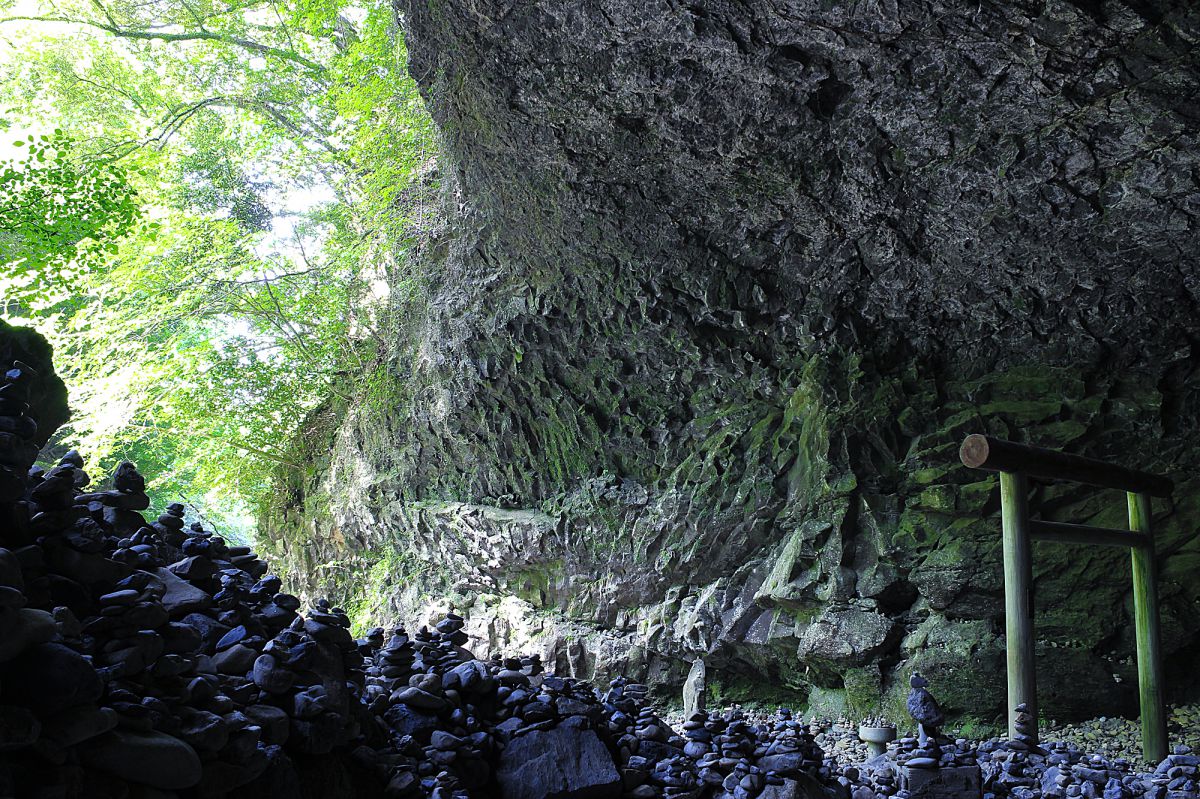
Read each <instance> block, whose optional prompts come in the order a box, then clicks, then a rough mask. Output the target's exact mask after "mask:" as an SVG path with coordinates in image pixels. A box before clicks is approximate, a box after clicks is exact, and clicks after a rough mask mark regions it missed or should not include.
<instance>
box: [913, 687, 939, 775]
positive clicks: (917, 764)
mask: <svg viewBox="0 0 1200 799" xmlns="http://www.w3.org/2000/svg"><path fill="white" fill-rule="evenodd" d="M908 684H909V686H910V687H911V689H912V690H910V691H909V692H908V703H907V705H906V706H907V708H908V714H909V715H910V716H912V717H913V720H914V721H916V722H917V730H918V734H919V739H918V744H919V747H920V748H919V749H918V750H917V751H916V752H915V753H914V754H915V756H914V757H912V758H910V759H909V760H908V765H909V766H910V767H912V768H937V766H938V760H939V757H940V752H939V748H938V743H937V740H938V732H939V729H940V727H941V726H942V724H943V723H944V722H945V721H946V717H945V714H943V713H942V709H941V707H939V706H938V703H937V700H936V699H934V698H933V694H931V693H929V691H927V690H925V688H926V686H928V685H929V681H928V680H926V679H925V678H924V677H922V676H921V672H919V671H915V672H913V675H912V678H911V679H910V680H909V681H908Z"/></svg>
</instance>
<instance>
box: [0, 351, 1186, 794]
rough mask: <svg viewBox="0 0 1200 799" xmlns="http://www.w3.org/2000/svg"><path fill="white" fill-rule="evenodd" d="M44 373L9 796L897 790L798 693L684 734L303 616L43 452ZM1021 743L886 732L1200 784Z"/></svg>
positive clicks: (247, 560) (1182, 755)
mask: <svg viewBox="0 0 1200 799" xmlns="http://www.w3.org/2000/svg"><path fill="white" fill-rule="evenodd" d="M35 378H36V375H35V373H34V372H33V371H32V370H31V369H29V368H28V367H27V366H24V365H23V364H16V365H14V366H13V367H12V368H10V369H8V370H6V371H5V373H4V374H3V375H2V377H0V799H9V798H13V799H15V798H17V797H19V798H20V799H27V798H28V799H51V798H52V797H53V799H76V798H77V797H86V798H87V799H173V798H178V799H216V798H217V797H228V798H229V799H264V798H266V799H271V798H272V797H288V798H289V799H290V798H291V797H305V798H308V797H320V798H321V799H342V798H343V797H346V798H347V799H349V797H355V799H361V798H362V797H387V798H388V799H409V798H410V797H411V798H413V799H419V798H420V797H437V798H438V799H470V798H472V797H473V798H475V799H493V797H503V798H504V799H518V798H519V799H540V798H541V797H546V796H556V797H560V798H561V799H583V798H584V797H592V798H595V799H605V797H611V799H618V797H624V798H625V799H633V798H636V799H657V798H658V797H671V798H672V799H755V798H756V797H761V798H762V799H798V797H809V798H810V799H811V798H812V797H822V798H824V797H828V799H835V798H836V799H846V798H848V797H850V796H853V799H876V797H883V796H897V797H902V796H904V795H905V791H904V789H903V788H902V787H899V786H898V783H897V780H896V779H895V775H894V772H893V771H891V770H889V769H874V770H873V771H872V772H871V773H863V772H861V771H860V770H859V769H858V768H857V767H855V766H854V765H852V764H849V763H839V762H838V760H837V759H836V758H831V757H828V756H827V755H826V754H825V752H824V751H823V749H822V747H821V746H819V745H818V743H817V740H816V737H815V736H818V735H821V736H826V735H828V734H829V733H828V732H827V731H826V729H825V727H824V726H822V725H816V724H811V725H810V724H806V723H804V722H803V721H801V720H799V719H797V718H794V717H793V716H792V714H791V713H790V712H788V711H787V710H783V709H781V710H779V712H778V713H777V714H776V715H774V716H773V717H770V718H767V719H764V720H763V721H761V722H758V723H754V722H752V721H751V720H750V719H748V718H747V717H746V716H745V714H743V713H742V711H740V710H738V709H732V710H729V711H727V712H725V713H714V712H704V711H697V712H695V713H693V714H692V715H691V716H690V717H689V718H687V720H686V722H685V723H684V724H683V725H682V727H683V729H682V734H679V733H677V732H676V731H675V730H673V729H672V728H671V727H670V726H668V725H667V724H666V723H665V722H664V721H662V719H661V718H659V716H658V715H657V714H656V713H655V712H654V711H653V709H652V708H651V707H650V706H649V704H648V701H647V694H648V687H647V686H646V685H643V684H640V683H634V682H630V681H628V680H626V679H624V678H618V679H616V680H614V681H613V682H612V683H610V685H609V686H608V688H607V690H606V691H604V692H601V691H599V690H597V689H595V688H593V687H592V686H591V685H589V684H587V683H585V682H582V681H579V680H575V679H570V678H564V677H557V676H554V675H552V674H547V673H546V672H545V669H544V667H543V664H542V662H541V660H540V659H539V658H538V657H537V656H531V657H523V658H507V659H500V658H496V659H492V660H490V661H482V660H478V659H476V658H475V657H474V656H473V655H472V654H471V653H470V652H469V651H468V650H467V649H465V648H464V646H465V645H466V643H467V641H468V637H467V634H466V632H465V629H464V624H465V622H464V619H463V618H461V617H459V616H456V615H453V614H451V615H448V616H447V617H446V618H444V619H442V620H441V621H440V622H439V623H438V624H436V625H435V626H434V627H433V629H429V628H426V627H421V628H420V629H417V630H416V631H415V632H412V633H410V632H409V631H408V630H406V629H405V628H403V627H396V628H394V629H391V630H385V629H383V628H375V629H373V630H370V631H368V632H367V634H366V635H365V636H363V637H362V638H360V639H357V640H356V639H355V638H354V637H352V635H351V634H350V630H349V627H350V622H349V619H348V618H347V616H346V614H345V612H343V611H342V610H341V609H339V608H337V607H334V606H332V605H331V604H330V603H329V602H327V601H325V600H317V601H316V602H314V603H313V604H312V605H311V606H310V607H309V608H307V610H303V612H302V602H301V600H300V599H299V598H297V597H296V596H293V595H291V594H288V593H286V592H284V591H283V590H282V583H281V581H280V580H279V578H277V577H272V576H268V575H267V566H266V564H265V563H264V562H263V561H262V560H260V559H259V558H258V557H257V556H256V555H255V553H253V552H252V551H251V550H250V549H249V548H247V547H240V546H231V545H230V544H228V543H227V542H226V541H224V540H223V539H222V538H221V537H220V536H219V535H216V534H214V533H213V532H212V531H209V530H205V529H204V527H203V526H202V525H200V524H191V525H188V524H187V523H186V522H185V513H184V507H183V506H182V505H179V504H173V505H170V506H168V507H167V508H166V510H165V511H163V513H162V514H161V515H158V516H157V517H156V518H154V520H153V521H147V519H146V517H145V516H143V514H142V512H143V511H145V510H147V509H148V508H149V505H150V501H149V498H148V497H147V495H146V492H145V480H144V478H143V477H142V475H141V474H139V473H138V471H137V469H136V468H135V467H134V466H133V465H132V464H122V465H121V466H120V467H119V468H118V469H117V471H116V473H115V474H114V477H113V481H112V487H111V488H109V489H107V490H89V489H91V488H92V486H91V481H90V479H89V477H88V475H87V474H86V473H85V471H84V463H83V459H82V458H81V457H80V456H79V454H78V453H76V452H68V453H67V454H66V455H65V456H63V458H62V459H61V460H60V462H59V463H58V464H57V465H55V466H53V467H52V468H49V469H42V468H39V467H35V466H34V465H33V464H34V460H35V458H36V456H37V447H36V446H35V444H34V443H33V439H34V436H35V435H36V431H37V428H36V424H35V423H34V420H33V419H32V418H30V417H29V416H28V415H27V410H28V406H27V400H28V397H29V392H28V384H29V382H30V381H31V380H34V379H35ZM843 726H845V727H846V729H845V734H846V735H853V734H854V733H853V732H852V729H853V728H852V726H851V725H843ZM930 738H932V739H933V743H930V741H929V740H928V739H930ZM1020 743H1021V742H1020V741H1009V742H1005V741H990V742H985V743H983V744H981V745H979V746H978V747H977V748H976V747H974V746H969V745H968V744H967V742H965V741H962V740H961V739H960V740H959V741H955V742H947V741H944V740H943V739H941V738H939V737H938V736H937V735H936V734H935V735H934V736H929V735H927V736H926V741H925V743H923V744H922V743H919V742H918V741H917V740H916V739H904V740H902V741H901V742H897V743H894V744H892V745H891V749H890V752H891V754H892V756H893V757H894V759H896V760H897V761H911V760H912V759H913V757H915V756H920V757H934V756H936V759H937V762H938V763H939V764H940V765H942V766H943V767H944V766H947V765H954V764H959V763H970V762H975V761H976V759H977V761H978V763H979V764H980V766H981V767H982V770H983V774H984V790H985V793H984V797H985V799H998V798H999V799H1003V797H1008V796H1012V797H1016V799H1032V798H1033V797H1038V796H1046V797H1054V799H1058V797H1086V799H1093V797H1099V796H1103V797H1104V799H1138V798H1139V797H1145V799H1198V797H1197V791H1196V783H1197V766H1198V765H1200V759H1198V758H1197V757H1196V756H1195V755H1193V754H1191V753H1190V750H1188V749H1187V748H1186V747H1178V748H1177V749H1176V752H1175V753H1174V754H1172V755H1171V756H1170V757H1168V758H1167V759H1166V760H1164V761H1163V762H1162V763H1161V764H1159V766H1158V768H1157V770H1155V771H1154V772H1153V773H1149V774H1147V773H1139V772H1137V771H1136V770H1135V769H1134V768H1133V767H1131V766H1130V764H1129V763H1127V762H1124V761H1121V760H1119V759H1118V760H1114V761H1111V762H1110V761H1108V760H1105V759H1103V758H1099V757H1097V756H1089V755H1086V754H1084V753H1082V752H1080V751H1079V750H1078V749H1077V748H1075V747H1073V746H1068V745H1065V744H1064V745H1055V746H1052V747H1050V748H1049V749H1048V750H1047V754H1046V755H1044V756H1043V755H1040V754H1038V753H1037V752H1036V751H1034V750H1033V749H1031V748H1030V747H1025V748H1023V749H1022V748H1021V747H1020V746H1018V744H1020ZM918 753H919V754H918Z"/></svg>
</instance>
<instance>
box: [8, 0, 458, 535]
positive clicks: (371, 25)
mask: <svg viewBox="0 0 1200 799" xmlns="http://www.w3.org/2000/svg"><path fill="white" fill-rule="evenodd" d="M2 1H3V0H0V2H2ZM0 30H4V31H5V33H6V34H7V40H8V41H9V42H12V43H13V47H12V49H11V50H10V51H8V52H7V53H4V52H0V75H3V77H0V87H2V88H3V89H4V93H3V96H4V97H6V98H10V99H9V100H8V106H7V107H3V108H0V128H4V129H10V130H11V129H20V130H25V129H36V128H37V127H38V125H39V124H42V125H44V124H45V120H47V119H49V120H52V123H53V124H54V125H55V126H56V127H57V128H59V129H60V130H62V131H65V133H63V134H61V135H62V136H63V137H64V138H63V139H62V141H63V142H65V143H69V144H70V146H69V147H68V146H66V145H65V144H64V146H63V148H62V150H63V152H64V153H69V158H68V160H67V162H66V163H67V165H68V166H70V167H71V168H74V169H76V170H83V171H84V174H86V175H88V176H89V177H88V179H89V180H91V181H92V184H89V185H93V184H94V191H93V192H92V194H91V196H92V197H93V199H92V202H93V204H94V205H95V207H96V209H98V210H97V211H96V212H92V211H90V210H89V211H88V213H87V214H85V216H86V219H87V220H88V224H89V225H90V227H88V228H87V230H86V231H81V230H68V228H67V227H66V226H64V227H62V228H59V229H54V232H55V233H56V235H58V234H61V235H58V237H57V238H48V237H43V238H40V239H39V238H34V237H31V234H29V233H23V234H21V235H22V236H23V238H22V239H20V242H21V243H20V250H21V252H22V253H24V254H23V255H22V256H21V257H20V258H17V257H16V256H15V255H14V253H15V252H16V249H17V239H16V238H13V239H11V240H12V241H13V242H14V244H13V249H11V250H4V251H2V252H3V261H4V263H6V264H21V267H20V268H21V270H22V271H23V273H24V274H25V275H26V276H27V277H26V279H25V282H24V283H22V284H20V285H18V286H15V289H17V290H21V291H23V292H24V293H23V294H22V295H21V297H20V298H21V300H22V308H23V309H24V311H23V312H24V314H25V315H26V316H27V317H28V318H29V319H30V320H31V321H33V322H34V323H35V324H36V325H37V326H39V327H40V328H41V329H42V330H43V331H44V332H46V333H47V334H48V335H49V336H50V338H51V339H52V341H53V342H54V343H55V344H56V348H57V351H58V353H59V366H60V369H61V370H62V371H63V372H64V377H66V379H67V380H68V382H69V384H70V385H71V387H72V404H73V406H74V407H75V408H76V410H77V416H76V418H75V419H74V420H73V421H72V423H71V425H70V427H69V429H68V430H66V431H65V433H64V436H65V439H66V440H69V441H70V442H71V443H73V444H76V445H78V446H79V447H80V449H81V450H82V451H84V452H85V454H91V455H92V456H93V461H94V462H93V464H91V465H92V466H93V467H95V466H100V467H101V469H103V467H105V466H111V465H112V464H114V463H115V462H116V461H117V460H119V459H122V458H129V459H132V460H135V461H138V460H140V461H143V462H145V461H147V460H148V459H154V460H155V463H154V464H153V466H154V471H155V472H157V474H159V478H158V482H157V484H152V485H151V489H152V490H158V491H159V492H161V500H160V501H164V500H167V499H169V498H171V497H172V495H175V494H179V493H184V494H186V495H188V496H195V497H199V496H203V495H206V494H211V493H212V492H213V491H214V490H215V489H217V488H218V487H220V488H221V489H224V490H225V491H227V492H228V494H230V495H231V499H240V500H241V503H240V507H241V512H242V514H243V515H244V511H245V509H246V508H247V507H249V506H251V505H253V504H254V503H256V502H258V501H260V500H261V499H262V498H263V497H264V496H265V495H266V494H267V493H268V492H269V491H270V480H269V477H270V475H271V474H272V473H273V470H275V469H293V468H303V464H302V463H298V462H296V459H295V458H294V457H293V456H291V455H290V454H289V452H290V449H289V446H288V442H289V441H290V440H291V438H292V436H293V435H294V434H295V433H296V431H297V430H298V429H299V426H300V424H301V423H302V421H303V420H304V418H305V416H306V415H307V414H308V413H310V412H311V411H312V410H313V409H314V408H317V407H318V406H320V405H322V404H324V403H327V402H329V401H331V400H336V399H338V398H342V401H345V399H346V398H349V397H350V396H352V395H354V394H355V393H356V392H355V386H354V383H355V381H357V380H360V379H365V378H366V377H367V376H368V375H369V374H370V373H371V372H372V371H373V365H374V364H375V363H376V362H377V361H378V360H379V359H380V357H381V353H382V348H383V346H384V342H385V341H386V338H387V334H388V331H389V330H390V328H391V327H392V326H393V325H395V324H396V319H395V313H396V310H397V309H398V308H402V307H403V299H404V298H403V297H397V296H394V295H393V296H390V297H389V296H382V297H381V296H380V295H379V292H378V291H377V288H378V287H379V286H389V285H390V286H394V285H400V284H403V283H408V284H413V283H415V281H412V280H409V281H405V280H402V279H401V276H402V275H403V274H404V273H405V271H406V270H407V269H408V268H409V267H408V264H407V261H406V258H405V253H406V251H407V249H408V241H409V236H410V224H411V220H412V214H413V211H414V209H417V208H419V207H421V197H422V193H423V192H424V191H426V190H427V188H426V187H424V186H423V184H422V183H421V181H420V179H419V175H420V174H421V172H422V170H423V169H424V168H425V166H426V165H427V164H428V163H429V162H430V160H431V158H432V157H433V154H434V146H433V134H432V130H433V128H432V125H431V123H430V121H429V119H428V116H427V115H426V113H425V110H424V108H423V106H422V104H421V102H420V98H419V96H418V94H417V91H416V87H415V85H414V84H413V82H412V81H411V79H409V78H408V76H407V72H406V69H405V52H404V45H403V41H402V39H401V38H400V35H399V27H398V25H397V21H396V19H395V17H394V14H393V12H392V10H391V8H390V6H389V5H388V4H387V3H380V2H371V3H366V4H361V3H358V4H356V3H350V2H339V0H333V1H332V2H326V1H322V0H315V1H313V0H300V2H296V3H292V4H288V5H281V4H279V3H276V2H270V1H269V0H262V1H258V2H254V1H252V2H235V3H224V2H212V1H210V0H151V2H148V3H142V2H139V3H133V2H120V3H113V2H100V1H99V0H92V1H91V2H69V1H68V2H54V3H47V5H46V6H45V7H44V8H37V9H34V10H33V11H29V10H27V9H22V12H21V13H20V14H17V13H13V12H11V11H9V12H5V11H4V10H3V6H0ZM55 135H58V134H55ZM35 139H36V140H37V141H42V140H41V139H39V138H38V137H37V136H36V134H35ZM51 141H53V138H52V139H51ZM54 153H55V154H56V155H57V153H58V150H54ZM83 165H87V166H86V167H84V166H83ZM86 170H92V171H90V172H88V171H86ZM21 174H23V175H26V176H27V177H26V178H24V179H26V180H28V179H29V177H28V176H29V175H30V174H31V173H29V172H28V170H27V169H26V170H24V171H23V172H22V173H21ZM105 176H108V177H107V179H106V178H105ZM44 177H46V178H49V177H51V175H50V174H46V175H44ZM69 177H70V176H69V175H68V174H67V173H63V174H62V175H60V176H58V177H57V178H56V179H57V180H58V181H59V182H60V183H61V182H62V181H63V180H67V179H68V178H69ZM29 191H30V192H31V194H30V196H34V195H36V194H37V192H36V191H34V190H33V189H30V190H29ZM38 196H49V195H48V194H46V193H43V194H42V195H38ZM81 202H82V199H81ZM100 211H103V212H104V213H103V214H101V213H100ZM139 213H140V216H139ZM105 214H106V215H105ZM40 218H42V219H45V218H46V217H45V216H43V217H40ZM67 218H70V219H74V218H75V215H73V214H69V215H65V216H63V217H62V220H66V219H67ZM62 220H60V221H62ZM28 229H29V228H27V227H26V228H22V230H28ZM81 234H82V235H81ZM87 241H95V242H96V244H95V246H92V245H90V244H84V245H82V246H81V245H80V244H79V242H87ZM71 242H74V243H71ZM68 245H69V246H68ZM22 259H23V260H22ZM14 284H15V282H14V281H12V280H10V281H9V284H8V285H7V286H5V285H4V284H3V283H0V287H2V288H5V290H6V293H7V294H8V296H10V297H12V296H15V295H14V293H13V292H14ZM227 521H229V520H227Z"/></svg>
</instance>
